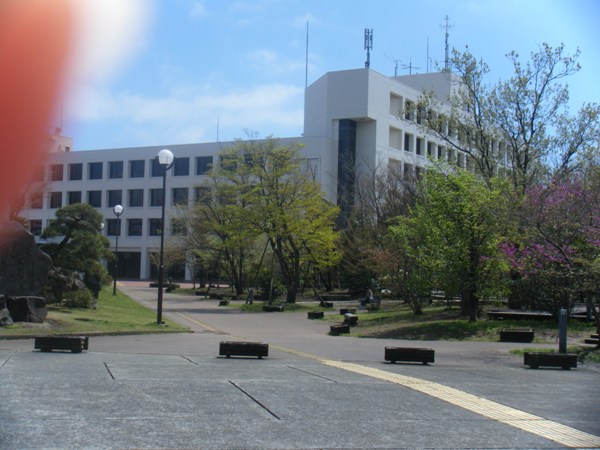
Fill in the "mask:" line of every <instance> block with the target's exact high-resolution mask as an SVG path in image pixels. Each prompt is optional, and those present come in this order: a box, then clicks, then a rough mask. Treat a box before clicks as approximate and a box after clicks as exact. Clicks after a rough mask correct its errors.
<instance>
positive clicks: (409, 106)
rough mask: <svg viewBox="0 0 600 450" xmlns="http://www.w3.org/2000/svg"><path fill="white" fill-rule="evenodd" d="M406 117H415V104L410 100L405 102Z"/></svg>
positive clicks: (407, 118)
mask: <svg viewBox="0 0 600 450" xmlns="http://www.w3.org/2000/svg"><path fill="white" fill-rule="evenodd" d="M404 118H405V119H406V120H414V119H415V104H414V103H413V102H412V101H410V100H406V101H405V103H404Z"/></svg>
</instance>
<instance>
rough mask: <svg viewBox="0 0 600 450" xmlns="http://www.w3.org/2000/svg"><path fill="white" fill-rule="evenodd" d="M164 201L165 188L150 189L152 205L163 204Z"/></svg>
mask: <svg viewBox="0 0 600 450" xmlns="http://www.w3.org/2000/svg"><path fill="white" fill-rule="evenodd" d="M162 202H163V190H162V188H160V189H150V206H162Z"/></svg>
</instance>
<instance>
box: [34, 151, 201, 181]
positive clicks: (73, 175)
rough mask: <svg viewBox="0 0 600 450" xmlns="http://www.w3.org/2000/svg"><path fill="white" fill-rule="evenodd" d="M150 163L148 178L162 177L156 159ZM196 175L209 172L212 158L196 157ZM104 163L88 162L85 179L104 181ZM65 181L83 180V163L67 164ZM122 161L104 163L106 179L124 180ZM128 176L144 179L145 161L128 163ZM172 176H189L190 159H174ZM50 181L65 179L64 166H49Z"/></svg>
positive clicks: (161, 171) (40, 176)
mask: <svg viewBox="0 0 600 450" xmlns="http://www.w3.org/2000/svg"><path fill="white" fill-rule="evenodd" d="M149 161H150V166H149V167H150V176H152V177H162V175H163V168H162V166H161V165H160V164H159V163H158V159H156V158H155V159H151V160H149ZM195 162H196V167H195V169H196V172H195V173H196V175H205V174H206V173H208V172H209V170H210V169H211V167H212V164H213V157H212V156H196V158H195ZM104 164H105V163H104V162H90V163H87V178H86V179H88V180H102V179H104ZM66 166H67V175H66V177H67V179H68V180H69V181H78V180H83V169H84V164H83V163H72V164H67V165H66ZM124 169H125V162H124V161H108V162H107V163H106V175H107V179H113V180H114V179H120V178H124ZM127 170H128V172H127V173H128V176H129V178H144V177H145V176H146V161H145V160H143V159H136V160H131V161H128V167H127ZM171 170H172V171H173V175H174V176H188V175H189V174H190V158H188V157H184V158H175V160H174V162H173V168H172V169H171ZM49 177H50V181H63V180H64V179H65V165H64V164H51V165H50V174H49ZM43 180H44V177H43V170H40V172H39V176H38V180H37V181H43Z"/></svg>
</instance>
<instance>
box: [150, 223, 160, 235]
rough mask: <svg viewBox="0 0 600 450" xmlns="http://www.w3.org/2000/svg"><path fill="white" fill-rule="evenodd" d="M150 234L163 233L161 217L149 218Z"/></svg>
mask: <svg viewBox="0 0 600 450" xmlns="http://www.w3.org/2000/svg"><path fill="white" fill-rule="evenodd" d="M148 230H149V231H148V234H149V235H150V236H160V235H161V233H162V220H161V219H149V220H148Z"/></svg>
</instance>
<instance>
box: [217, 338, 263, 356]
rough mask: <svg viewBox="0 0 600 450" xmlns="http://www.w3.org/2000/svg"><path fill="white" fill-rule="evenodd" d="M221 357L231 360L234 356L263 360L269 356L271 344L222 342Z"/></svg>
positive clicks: (220, 345) (220, 347) (220, 346)
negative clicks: (254, 357) (253, 357)
mask: <svg viewBox="0 0 600 450" xmlns="http://www.w3.org/2000/svg"><path fill="white" fill-rule="evenodd" d="M219 355H221V356H225V357H226V358H230V357H231V356H232V355H234V356H256V357H258V359H262V357H263V356H269V344H267V343H265V342H243V341H239V342H238V341H221V343H220V344H219Z"/></svg>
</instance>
